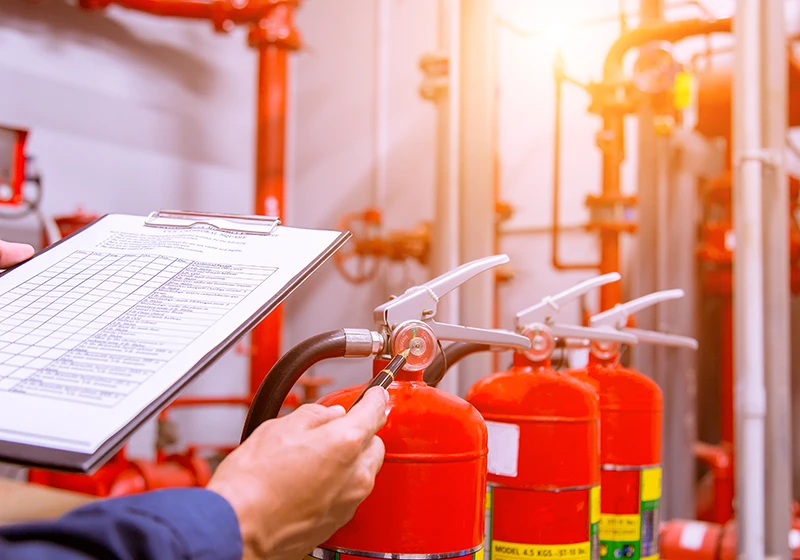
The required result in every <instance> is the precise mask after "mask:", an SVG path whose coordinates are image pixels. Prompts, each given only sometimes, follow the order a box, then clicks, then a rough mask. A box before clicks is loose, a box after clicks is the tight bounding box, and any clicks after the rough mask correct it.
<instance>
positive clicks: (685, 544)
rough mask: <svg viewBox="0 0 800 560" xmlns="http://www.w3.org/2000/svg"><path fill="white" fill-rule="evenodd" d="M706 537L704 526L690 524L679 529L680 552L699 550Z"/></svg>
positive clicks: (701, 524) (703, 524)
mask: <svg viewBox="0 0 800 560" xmlns="http://www.w3.org/2000/svg"><path fill="white" fill-rule="evenodd" d="M705 536H706V524H705V523H695V522H690V523H687V524H686V525H684V526H683V529H681V541H680V546H681V549H682V550H700V549H701V548H702V547H703V539H704V538H705Z"/></svg>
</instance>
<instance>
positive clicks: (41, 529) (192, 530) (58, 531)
mask: <svg viewBox="0 0 800 560" xmlns="http://www.w3.org/2000/svg"><path fill="white" fill-rule="evenodd" d="M0 558H2V559H3V560H23V559H24V560H29V559H30V560H33V559H35V560H90V559H96V558H102V559H108V560H134V559H135V560H150V559H156V558H157V559H158V560H173V559H174V560H178V559H180V560H241V558H242V536H241V533H240V531H239V522H238V520H237V519H236V514H235V513H234V511H233V508H232V507H231V506H230V504H229V503H228V502H227V501H226V500H225V499H224V498H223V497H222V496H220V495H219V494H217V493H215V492H212V491H210V490H205V489H203V488H176V489H168V490H156V491H153V492H146V493H144V494H138V495H134V496H127V497H124V498H114V499H108V500H102V501H98V502H95V503H92V504H89V505H86V506H83V507H80V508H78V509H75V510H73V511H71V512H70V513H68V514H66V515H65V516H64V517H62V518H60V519H58V520H56V521H48V522H37V523H30V524H23V525H11V526H7V527H0Z"/></svg>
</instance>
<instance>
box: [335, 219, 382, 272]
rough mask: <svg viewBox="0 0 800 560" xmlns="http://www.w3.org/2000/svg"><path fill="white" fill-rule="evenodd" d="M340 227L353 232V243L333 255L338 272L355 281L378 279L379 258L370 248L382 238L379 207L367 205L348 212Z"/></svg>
mask: <svg viewBox="0 0 800 560" xmlns="http://www.w3.org/2000/svg"><path fill="white" fill-rule="evenodd" d="M337 229H339V230H341V231H349V232H350V233H352V234H353V237H352V239H351V240H350V242H349V243H347V244H345V246H344V247H342V248H341V249H339V250H338V251H337V252H336V253H335V254H334V263H335V264H336V268H337V269H338V270H339V273H340V274H341V275H342V276H343V277H344V278H345V280H347V281H348V282H350V283H352V284H363V283H365V282H369V281H370V280H372V279H373V278H375V276H376V275H377V273H378V266H379V263H380V261H379V257H378V256H376V255H374V254H372V253H371V252H370V251H369V247H370V246H371V245H372V244H373V242H374V241H375V240H377V239H379V238H380V229H381V213H380V210H377V209H375V208H368V209H367V210H364V211H363V212H354V213H352V214H347V215H346V216H344V218H342V219H341V221H340V222H339V224H338V226H337Z"/></svg>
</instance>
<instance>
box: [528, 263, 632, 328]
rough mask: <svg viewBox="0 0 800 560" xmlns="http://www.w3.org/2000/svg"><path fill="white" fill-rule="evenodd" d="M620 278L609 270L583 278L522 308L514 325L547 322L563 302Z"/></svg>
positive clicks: (559, 309) (558, 310)
mask: <svg viewBox="0 0 800 560" xmlns="http://www.w3.org/2000/svg"><path fill="white" fill-rule="evenodd" d="M620 278H621V276H620V275H619V273H617V272H611V273H609V274H603V275H602V276H597V277H595V278H590V279H589V280H585V281H583V282H581V283H580V284H577V285H575V286H572V287H571V288H568V289H566V290H564V291H563V292H560V293H558V294H556V295H554V296H547V297H545V298H543V299H542V301H540V302H539V303H537V304H536V305H532V306H531V307H528V308H527V309H523V310H522V311H520V312H519V313H517V316H516V327H517V329H520V328H524V327H525V326H526V325H530V324H531V323H545V324H549V323H550V321H551V320H552V319H553V318H554V317H555V316H556V315H558V313H559V312H560V311H561V307H562V306H563V305H564V304H566V303H569V302H570V301H572V300H574V299H577V298H579V297H580V296H582V295H584V294H586V293H588V292H590V291H592V290H594V289H595V288H599V287H600V286H604V285H605V284H610V283H611V282H616V281H618V280H619V279H620Z"/></svg>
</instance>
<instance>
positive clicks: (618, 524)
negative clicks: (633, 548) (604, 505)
mask: <svg viewBox="0 0 800 560" xmlns="http://www.w3.org/2000/svg"><path fill="white" fill-rule="evenodd" d="M640 535H641V518H640V517H639V514H638V513H635V514H633V515H613V514H603V515H601V516H600V540H602V541H616V542H622V541H638V540H639V536H640Z"/></svg>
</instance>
